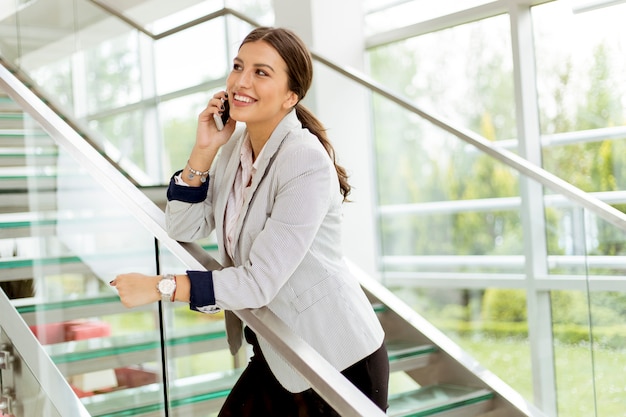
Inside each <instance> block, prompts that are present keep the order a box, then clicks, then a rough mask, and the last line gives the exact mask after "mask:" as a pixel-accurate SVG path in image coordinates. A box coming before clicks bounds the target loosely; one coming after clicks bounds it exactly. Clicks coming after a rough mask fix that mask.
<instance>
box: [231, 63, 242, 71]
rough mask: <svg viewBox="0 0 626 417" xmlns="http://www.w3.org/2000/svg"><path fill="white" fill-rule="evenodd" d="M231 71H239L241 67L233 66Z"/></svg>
mask: <svg viewBox="0 0 626 417" xmlns="http://www.w3.org/2000/svg"><path fill="white" fill-rule="evenodd" d="M233 71H241V65H239V64H233Z"/></svg>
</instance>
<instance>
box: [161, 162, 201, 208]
mask: <svg viewBox="0 0 626 417" xmlns="http://www.w3.org/2000/svg"><path fill="white" fill-rule="evenodd" d="M181 172H182V170H180V171H177V172H176V173H174V175H172V178H170V185H169V187H167V200H168V201H172V200H177V201H183V202H185V203H201V202H203V201H204V200H206V195H207V193H208V192H209V177H207V179H206V181H205V182H203V183H202V184H201V185H200V186H199V187H186V186H184V185H178V184H176V180H175V179H174V177H175V176H177V175H178V174H180V173H181Z"/></svg>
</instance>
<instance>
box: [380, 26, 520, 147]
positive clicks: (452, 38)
mask: <svg viewBox="0 0 626 417" xmlns="http://www.w3.org/2000/svg"><path fill="white" fill-rule="evenodd" d="M441 45H446V48H442V47H441ZM368 56H369V61H370V72H371V74H372V76H373V77H374V78H375V79H377V80H378V81H380V82H381V83H382V84H383V85H385V86H386V87H387V88H389V89H391V90H392V91H394V92H397V93H398V94H400V95H402V96H404V97H407V98H408V99H411V100H414V101H415V103H416V104H417V105H418V106H420V107H421V108H423V109H424V110H426V111H427V112H430V113H434V114H436V115H439V116H440V117H445V118H447V119H449V120H450V121H451V122H452V123H454V124H457V125H460V126H463V127H464V128H468V129H471V130H473V131H475V132H477V133H479V134H480V135H482V136H484V137H486V138H487V139H489V140H503V139H510V138H513V137H515V136H516V122H515V120H516V117H515V101H514V100H515V99H514V88H513V59H512V56H511V40H510V28H509V22H508V18H507V16H499V17H494V18H491V19H485V20H481V21H478V22H474V23H468V24H465V25H462V26H456V27H454V28H451V29H446V30H442V31H439V32H433V33H429V34H426V35H423V36H419V37H415V38H411V39H407V40H406V41H401V42H397V43H394V44H390V45H387V46H381V47H378V48H376V49H373V50H371V51H369V53H368ZM398 57H401V58H400V59H399V58H398ZM459 97H463V99H462V100H460V99H459ZM377 110H378V109H377ZM392 111H393V112H394V113H395V109H392ZM398 129H400V128H398ZM406 132H410V130H406V131H405V135H406V134H408V133H406ZM417 132H418V133H416V134H414V135H416V136H417V135H422V134H421V132H420V131H419V130H418V131H417ZM422 136H423V135H422ZM407 139H409V140H410V139H411V138H407ZM433 142H434V141H433ZM434 146H435V145H431V146H430V147H429V148H430V149H432V148H433V147H434ZM443 147H444V146H443V145H442V146H441V147H435V148H434V149H433V150H432V151H431V153H435V152H437V151H439V150H440V148H443Z"/></svg>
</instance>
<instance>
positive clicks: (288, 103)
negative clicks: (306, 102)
mask: <svg viewBox="0 0 626 417" xmlns="http://www.w3.org/2000/svg"><path fill="white" fill-rule="evenodd" d="M298 101H299V99H298V95H297V94H296V93H294V92H293V91H290V92H289V93H288V94H287V98H286V99H285V102H284V103H283V107H284V108H285V109H291V108H293V107H295V106H296V104H298Z"/></svg>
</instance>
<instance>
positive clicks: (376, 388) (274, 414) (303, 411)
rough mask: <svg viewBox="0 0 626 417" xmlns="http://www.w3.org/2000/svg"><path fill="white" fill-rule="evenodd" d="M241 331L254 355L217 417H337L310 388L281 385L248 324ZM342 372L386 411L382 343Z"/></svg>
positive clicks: (386, 371)
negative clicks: (292, 389)
mask: <svg viewBox="0 0 626 417" xmlns="http://www.w3.org/2000/svg"><path fill="white" fill-rule="evenodd" d="M244 334H245V337H246V341H247V342H248V343H250V344H251V345H252V350H253V355H252V358H251V359H250V362H249V363H248V366H247V367H246V369H245V370H244V371H243V373H242V374H241V376H240V377H239V380H238V381H237V382H236V383H235V386H234V387H233V389H232V390H231V392H230V394H229V395H228V397H227V398H226V401H225V402H224V405H223V406H222V409H221V411H220V413H219V414H218V417H233V416H236V417H250V416H255V417H260V416H263V417H305V416H306V417H317V416H320V417H321V416H325V417H327V416H337V417H339V414H338V413H337V412H336V411H335V410H333V408H332V407H331V406H330V405H328V403H326V401H324V400H323V399H322V397H320V396H319V394H317V393H316V392H315V391H314V390H313V389H308V390H306V391H303V392H299V393H295V394H294V393H291V392H289V391H287V390H286V389H285V388H283V386H282V385H280V383H279V382H278V380H277V379H276V377H275V376H274V374H272V371H271V370H270V368H269V366H268V364H267V361H266V360H265V357H264V356H263V353H262V352H261V349H260V348H259V343H258V340H257V337H256V334H255V333H254V332H253V331H252V330H251V329H250V328H248V327H246V328H245V329H244ZM341 373H342V374H343V375H344V376H345V377H346V378H347V379H348V380H349V381H350V382H352V383H353V384H354V385H355V386H356V387H357V388H359V389H360V390H361V392H363V394H365V395H366V396H367V397H369V398H370V399H371V400H372V401H373V402H374V403H375V404H376V405H378V407H380V409H381V410H383V411H386V410H387V407H388V404H387V394H388V384H389V358H388V357H387V350H386V348H385V345H384V344H383V345H382V346H381V347H380V348H379V349H378V350H376V351H375V352H374V353H372V354H371V355H369V356H367V357H366V358H364V359H362V360H360V361H359V362H357V363H355V364H354V365H352V366H350V367H348V368H347V369H345V370H343V371H342V372H341Z"/></svg>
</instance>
